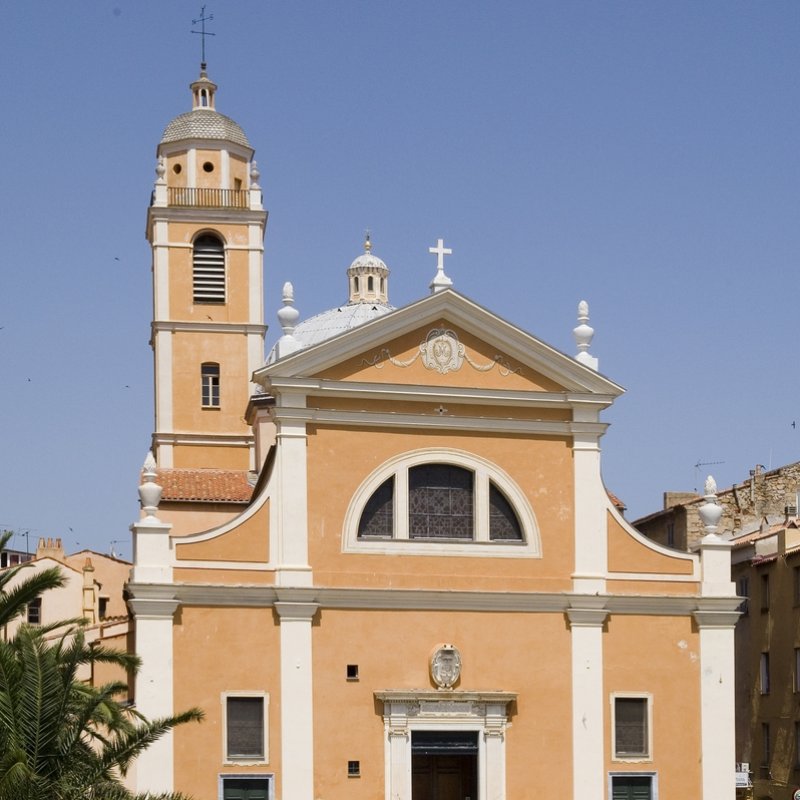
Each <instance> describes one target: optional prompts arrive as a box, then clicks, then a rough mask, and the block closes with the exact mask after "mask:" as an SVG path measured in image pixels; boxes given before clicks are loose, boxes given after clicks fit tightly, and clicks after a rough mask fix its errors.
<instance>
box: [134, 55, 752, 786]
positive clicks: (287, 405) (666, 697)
mask: <svg viewBox="0 0 800 800" xmlns="http://www.w3.org/2000/svg"><path fill="white" fill-rule="evenodd" d="M190 88H191V100H192V104H191V108H190V110H188V111H186V112H185V113H181V114H179V115H178V116H176V117H175V118H174V119H173V120H172V121H171V122H169V124H168V125H167V126H166V129H165V130H164V133H163V135H162V137H161V140H160V143H159V144H158V148H157V162H156V180H155V186H154V190H153V194H152V199H151V203H150V206H149V208H148V210H147V237H148V240H149V242H150V245H151V249H152V275H153V317H152V322H151V338H150V344H151V346H152V349H153V354H154V370H155V375H154V377H155V381H154V383H155V430H154V432H153V438H152V452H151V454H150V455H148V458H147V460H146V462H145V465H144V469H143V472H142V483H141V486H140V497H141V502H142V515H141V518H140V519H139V520H138V521H137V522H136V523H134V524H133V525H132V528H131V530H132V535H133V540H134V566H133V569H132V572H131V578H130V582H129V583H128V586H127V592H128V598H129V599H128V605H129V608H130V610H131V613H132V616H133V618H134V622H135V639H136V650H137V652H138V654H139V655H140V656H141V658H142V660H143V668H142V671H141V673H140V674H139V675H138V676H137V679H136V683H135V687H134V700H135V704H136V707H137V709H138V710H139V711H141V712H142V713H144V714H145V715H147V716H148V717H159V716H164V715H166V714H170V713H173V712H178V711H180V710H183V709H187V708H190V707H199V708H201V709H203V711H204V713H205V719H204V720H203V721H202V722H201V723H199V724H191V725H186V726H183V727H181V728H179V729H176V730H175V731H174V733H173V734H172V735H170V736H168V737H166V738H164V739H162V740H160V741H158V742H156V743H155V744H154V745H153V746H152V747H151V748H150V749H149V750H148V751H147V752H146V753H144V754H143V755H142V756H141V757H140V758H139V760H138V762H137V764H136V768H135V775H134V781H135V783H136V788H137V789H138V790H140V791H154V792H155V791H165V790H175V791H181V792H184V793H186V794H189V795H191V796H193V797H195V798H197V800H212V799H214V800H256V799H258V800H344V799H345V798H347V800H376V799H377V798H384V800H505V799H506V798H507V799H508V800H517V799H520V800H522V799H523V798H531V797H559V798H567V797H568V798H574V800H578V799H579V798H580V800H634V799H635V800H657V798H661V800H666V799H667V798H679V797H680V798H697V799H699V798H702V799H703V800H733V798H734V796H735V786H734V759H735V754H734V739H733V737H734V705H733V702H734V700H733V698H734V654H733V630H734V624H735V622H736V619H737V617H738V611H737V607H738V604H739V599H738V598H737V597H736V592H735V589H734V586H733V584H732V583H731V579H730V560H731V556H730V543H729V542H728V541H726V540H725V538H724V537H723V536H721V535H718V534H717V533H716V529H717V525H716V523H717V521H718V518H719V514H718V513H717V512H718V511H719V510H720V507H719V506H718V505H717V503H716V497H715V493H716V489H715V487H714V484H713V481H711V480H710V481H709V482H708V483H707V488H706V503H705V509H706V514H705V516H704V520H705V535H704V536H703V538H702V540H701V542H700V547H699V552H698V553H696V554H689V553H681V552H677V551H674V550H671V549H668V548H666V547H663V546H661V545H658V544H656V543H654V542H652V541H650V540H648V539H646V538H645V537H643V536H642V535H640V534H639V533H638V532H637V531H636V530H635V529H634V528H632V527H631V526H630V525H629V524H628V523H627V522H626V521H625V519H624V518H623V517H622V515H621V513H620V511H619V509H618V508H617V507H616V505H615V503H614V502H613V499H612V498H611V497H610V496H609V494H608V492H607V491H606V488H605V487H604V485H603V481H602V477H601V469H600V441H601V438H602V437H603V435H604V434H605V433H606V428H607V425H606V424H605V423H604V422H603V421H602V415H603V412H604V410H605V409H607V408H608V407H609V406H610V405H611V404H612V403H613V402H614V401H615V399H616V398H617V397H618V396H619V395H620V394H621V393H622V391H623V390H622V388H621V387H620V386H619V385H617V384H616V383H614V382H613V381H612V380H610V379H609V378H607V377H605V376H604V375H603V374H601V373H600V372H599V371H598V362H597V360H596V359H595V357H594V356H593V355H592V354H591V353H590V352H589V350H590V346H591V340H592V334H593V331H592V329H591V327H590V326H589V318H588V307H587V305H586V304H585V303H581V304H580V305H579V306H578V325H577V327H576V328H575V331H574V333H575V339H576V343H577V355H576V356H575V357H573V356H570V355H566V354H564V353H562V352H559V351H558V350H556V349H554V348H553V347H551V346H549V345H548V344H546V343H545V342H544V341H543V340H541V339H540V338H537V336H535V335H533V334H532V333H529V332H527V331H524V330H522V329H521V328H519V327H517V326H515V325H514V324H512V323H510V322H508V321H506V320H504V319H501V318H500V317H498V316H497V315H495V314H494V313H492V311H491V310H489V309H487V308H484V307H483V306H482V305H480V304H479V303H476V302H475V301H473V300H471V299H469V298H467V297H465V296H463V295H462V294H460V293H459V292H458V291H457V290H456V289H455V288H454V283H453V281H452V280H451V278H450V277H448V275H447V261H446V257H447V255H448V254H449V248H448V247H447V246H445V243H444V242H443V241H441V240H439V241H438V243H437V244H436V245H434V246H432V247H430V252H431V273H432V280H431V281H430V284H429V285H428V286H421V289H422V291H421V292H420V299H419V300H417V301H416V302H413V303H411V304H410V305H408V306H405V307H402V308H394V307H393V306H392V305H391V303H390V287H389V280H390V270H389V268H388V267H387V265H386V264H385V263H384V262H383V261H382V260H381V259H380V258H379V257H378V255H377V254H376V253H375V252H373V243H372V242H371V241H370V240H369V238H367V240H366V242H364V245H363V252H361V253H354V255H355V256H356V257H355V258H354V260H353V261H352V263H351V265H350V267H349V268H347V269H344V265H343V269H342V295H341V296H340V297H337V298H332V303H337V302H339V303H341V304H340V305H334V306H333V307H332V308H331V309H330V310H328V311H323V312H322V313H320V314H317V315H316V316H311V317H310V318H308V319H305V320H301V319H300V313H299V311H298V310H297V308H296V307H295V300H294V297H293V289H292V286H291V283H290V282H287V283H286V285H285V286H284V290H283V295H282V297H281V298H268V301H269V302H270V304H271V305H272V306H273V307H275V308H277V309H278V311H277V316H278V322H279V325H280V328H281V332H282V335H281V336H280V338H279V339H278V341H277V342H276V344H275V346H274V347H273V348H272V349H271V351H270V352H269V353H265V349H264V342H265V333H266V324H265V316H264V299H263V295H264V287H263V269H264V267H263V244H264V235H265V230H266V221H267V212H266V211H265V209H264V208H263V205H262V192H261V187H260V185H259V178H260V175H259V171H258V168H257V165H256V162H255V160H254V149H253V147H252V145H251V143H250V141H249V140H248V138H247V136H246V134H245V132H244V131H243V130H242V128H241V127H240V126H239V125H238V124H237V123H236V122H235V121H234V120H233V119H231V118H230V117H228V116H225V115H223V114H222V113H220V112H218V111H217V86H216V85H215V84H214V83H213V82H212V81H211V79H210V78H209V77H208V74H207V69H206V65H205V64H203V65H202V66H201V71H200V75H199V77H198V79H197V80H196V81H194V82H193V83H192V84H191V87H190ZM424 244H425V246H427V245H428V244H430V243H424ZM291 277H292V276H291V275H287V276H285V279H286V280H287V281H290V280H291ZM281 278H282V279H284V276H281ZM426 282H427V281H426ZM576 300H577V298H576ZM143 323H144V321H143ZM612 446H613V445H612ZM646 457H647V456H646V455H644V456H643V458H645V459H646ZM643 466H645V465H644V464H643Z"/></svg>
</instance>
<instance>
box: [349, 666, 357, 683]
mask: <svg viewBox="0 0 800 800" xmlns="http://www.w3.org/2000/svg"><path fill="white" fill-rule="evenodd" d="M347 680H349V681H357V680H358V664H348V665H347Z"/></svg>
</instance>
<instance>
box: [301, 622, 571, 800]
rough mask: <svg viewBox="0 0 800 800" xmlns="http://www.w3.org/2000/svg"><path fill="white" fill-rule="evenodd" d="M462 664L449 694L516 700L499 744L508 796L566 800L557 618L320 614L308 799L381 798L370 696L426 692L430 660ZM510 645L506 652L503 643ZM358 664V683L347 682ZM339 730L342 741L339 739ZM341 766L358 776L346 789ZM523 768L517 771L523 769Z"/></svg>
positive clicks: (566, 724)
mask: <svg viewBox="0 0 800 800" xmlns="http://www.w3.org/2000/svg"><path fill="white" fill-rule="evenodd" d="M442 642H450V643H452V644H454V645H456V647H458V649H459V651H460V652H461V657H462V663H463V668H462V675H461V681H460V683H459V684H458V686H457V687H456V688H457V689H458V690H464V691H469V690H475V691H480V690H483V691H488V690H503V691H509V692H518V693H519V695H520V700H519V703H518V704H513V705H512V706H511V709H510V710H511V715H512V716H511V719H512V725H511V727H510V728H509V730H508V734H507V737H506V748H507V750H506V754H507V763H508V765H509V767H510V768H509V769H508V791H507V796H508V797H509V798H511V797H521V798H522V797H530V796H531V795H530V790H531V786H532V785H533V784H534V782H535V785H536V796H540V797H569V796H571V774H572V767H571V764H572V746H571V736H572V721H571V718H570V715H569V713H568V712H567V711H566V710H567V709H569V707H570V692H571V687H570V685H569V681H565V680H564V676H565V675H569V673H570V658H571V656H570V635H569V632H568V630H567V626H566V623H565V620H564V617H563V615H561V614H505V613H458V612H447V613H445V612H435V611H433V612H431V611H427V612H416V611H336V610H331V609H325V610H323V611H322V612H321V613H320V615H319V623H318V624H317V625H315V626H314V628H313V647H314V700H315V704H314V706H315V707H314V728H315V731H314V761H315V763H314V772H315V776H316V777H315V786H314V796H315V797H325V798H328V797H330V798H334V797H341V798H344V797H348V798H353V799H354V800H362V798H363V800H373V798H376V797H383V796H384V794H383V787H384V774H385V773H384V750H383V747H384V745H383V718H382V714H383V707H382V704H381V702H380V701H378V700H376V699H375V698H374V692H376V691H381V690H387V689H398V688H415V689H432V688H435V687H434V686H433V684H432V682H431V680H430V677H429V673H428V662H429V658H430V655H431V651H432V650H433V649H434V647H435V646H436V645H437V644H441V643H442ZM509 642H513V643H514V646H513V651H511V650H509V649H507V643H509ZM348 664H357V665H358V668H359V680H358V681H357V682H350V681H347V680H346V667H347V665H348ZM343 731H346V732H347V735H342V732H343ZM348 760H359V761H360V762H361V773H362V777H361V778H360V779H359V780H358V781H353V780H348V778H347V762H348ZM523 765H524V766H523Z"/></svg>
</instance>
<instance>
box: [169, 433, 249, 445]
mask: <svg viewBox="0 0 800 800" xmlns="http://www.w3.org/2000/svg"><path fill="white" fill-rule="evenodd" d="M153 441H154V442H155V443H156V444H157V445H162V444H171V445H179V444H181V445H203V446H206V445H209V446H216V447H233V446H239V447H249V446H250V445H252V443H253V442H254V437H253V436H252V435H247V434H241V435H238V436H237V435H236V434H232V433H210V432H209V433H180V432H166V431H156V432H155V433H154V434H153Z"/></svg>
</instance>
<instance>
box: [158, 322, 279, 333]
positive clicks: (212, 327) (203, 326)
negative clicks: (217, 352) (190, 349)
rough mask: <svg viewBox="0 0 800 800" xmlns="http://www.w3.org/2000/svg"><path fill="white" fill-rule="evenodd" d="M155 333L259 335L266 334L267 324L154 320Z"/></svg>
mask: <svg viewBox="0 0 800 800" xmlns="http://www.w3.org/2000/svg"><path fill="white" fill-rule="evenodd" d="M150 324H151V327H152V330H153V332H154V333H162V332H163V333H176V332H179V331H180V332H182V333H184V332H191V333H235V334H237V335H239V336H241V335H242V334H247V335H251V334H255V335H258V336H261V337H263V336H265V335H266V333H267V326H266V325H256V324H253V323H247V322H208V321H205V322H188V321H185V320H182V321H175V320H154V321H153V322H151V323H150Z"/></svg>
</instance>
